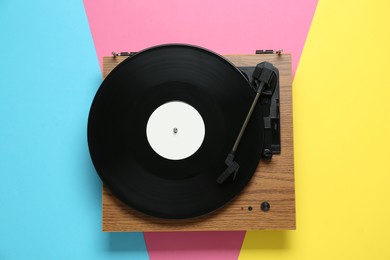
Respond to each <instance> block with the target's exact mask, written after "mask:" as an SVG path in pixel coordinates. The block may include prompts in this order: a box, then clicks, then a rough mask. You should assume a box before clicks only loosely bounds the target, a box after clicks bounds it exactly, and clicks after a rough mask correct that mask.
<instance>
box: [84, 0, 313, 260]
mask: <svg viewBox="0 0 390 260" xmlns="http://www.w3.org/2000/svg"><path fill="white" fill-rule="evenodd" d="M316 5H317V0H294V1H283V0H272V1H264V0H247V1H237V0H235V1H232V0H225V1H210V0H188V1H181V0H168V1H157V0H145V1H127V0H115V1H110V0H84V6H85V9H86V12H87V17H88V22H89V25H90V28H91V32H92V36H93V40H94V44H95V48H96V52H97V56H98V58H99V62H100V65H101V62H102V57H103V56H107V55H111V52H112V51H115V52H120V51H139V50H142V49H144V48H147V47H150V46H153V45H158V44H164V43H189V44H194V45H199V46H202V47H206V48H208V49H211V50H213V51H215V52H218V53H220V54H240V53H241V54H244V53H254V52H255V50H257V49H276V50H277V49H283V50H284V52H286V53H292V66H293V73H295V71H296V68H297V65H298V61H299V58H300V56H301V53H302V49H303V47H304V43H305V40H306V36H307V33H308V30H309V28H310V24H311V20H312V17H313V15H314V11H315V8H316ZM244 236H245V231H242V232H178V233H169V232H168V233H145V234H144V238H145V242H146V246H147V249H148V253H149V257H150V259H203V260H206V259H237V258H238V255H239V252H240V249H241V245H242V242H243V239H244Z"/></svg>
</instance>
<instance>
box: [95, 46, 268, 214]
mask: <svg viewBox="0 0 390 260" xmlns="http://www.w3.org/2000/svg"><path fill="white" fill-rule="evenodd" d="M254 95H255V93H254V91H253V90H252V88H251V86H250V85H249V83H248V81H247V79H246V78H245V76H244V75H243V74H242V73H241V72H240V71H239V70H238V69H237V68H236V67H235V66H233V65H232V64H231V63H230V62H228V61H227V60H225V59H224V58H223V57H221V56H219V55H217V54H215V53H213V52H210V51H208V50H205V49H202V48H198V47H195V46H190V45H162V46H157V47H153V48H150V49H147V50H144V51H142V52H139V53H138V54H136V55H135V56H133V57H131V58H128V59H126V60H125V61H123V62H122V63H121V64H119V65H118V66H117V67H116V68H115V69H114V70H113V71H112V72H111V73H110V74H109V75H108V76H107V77H106V79H105V80H104V81H103V83H102V85H101V86H100V88H99V90H98V92H97V94H96V96H95V98H94V101H93V103H92V106H91V110H90V114H89V119H88V144H89V149H90V154H91V157H92V161H93V164H94V166H95V168H96V170H97V172H98V174H99V176H100V177H101V179H102V180H103V182H104V183H105V184H106V185H107V186H108V187H109V188H110V190H111V191H112V192H113V193H114V194H115V195H116V196H117V197H118V198H119V199H120V200H122V201H123V202H125V203H126V204H128V205H129V206H131V207H133V208H135V209H137V210H139V211H141V212H144V213H146V214H149V215H152V216H156V217H160V218H169V219H181V218H192V217H197V216H200V215H203V214H206V213H209V212H212V211H214V210H216V209H218V208H219V207H221V206H223V205H225V204H226V203H227V202H229V201H230V200H232V199H233V198H234V197H235V196H236V195H237V194H239V192H240V191H241V190H242V189H243V188H244V187H245V186H246V184H247V183H248V182H249V181H250V179H251V177H252V175H253V173H254V172H255V170H256V167H257V165H258V162H259V159H260V154H261V151H262V145H263V129H264V125H263V118H262V111H261V109H260V107H256V108H255V110H254V114H253V116H252V118H251V120H250V122H249V124H248V128H247V130H246V132H245V135H244V136H243V138H242V141H241V143H240V148H239V150H238V151H237V154H236V161H237V162H239V164H240V165H241V168H240V171H239V173H238V175H237V177H236V178H235V180H234V181H233V179H230V180H229V181H226V182H225V183H223V185H219V184H217V183H216V181H215V180H216V178H217V177H218V175H219V174H220V173H221V172H222V171H223V170H224V168H225V165H224V160H225V157H226V155H227V154H228V153H229V151H230V148H231V146H232V145H233V143H234V140H235V138H236V135H237V133H238V132H239V131H240V127H241V124H242V122H243V121H244V119H245V115H246V113H247V111H248V109H249V106H250V104H251V101H252V100H253V97H254ZM172 101H180V102H183V103H186V104H188V105H190V106H192V107H193V108H194V109H196V111H198V112H199V114H200V115H201V117H202V119H203V121H204V126H205V135H204V139H203V142H202V144H201V146H200V147H199V149H198V150H197V151H196V152H195V153H194V154H192V155H191V156H189V157H187V158H185V159H181V160H170V159H166V158H164V157H162V156H160V155H159V154H157V153H156V152H155V151H154V150H153V149H152V147H151V146H150V144H149V141H148V138H147V136H146V126H147V123H148V119H149V118H150V116H151V114H152V113H153V112H154V111H155V110H156V109H157V108H158V107H160V106H161V105H164V104H166V103H168V102H172ZM179 131H180V129H179Z"/></svg>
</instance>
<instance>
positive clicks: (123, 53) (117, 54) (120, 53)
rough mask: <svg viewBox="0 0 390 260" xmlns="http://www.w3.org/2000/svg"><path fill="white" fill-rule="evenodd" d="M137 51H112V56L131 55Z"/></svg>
mask: <svg viewBox="0 0 390 260" xmlns="http://www.w3.org/2000/svg"><path fill="white" fill-rule="evenodd" d="M136 54H137V52H118V53H116V52H112V56H114V57H116V56H129V57H132V56H134V55H136Z"/></svg>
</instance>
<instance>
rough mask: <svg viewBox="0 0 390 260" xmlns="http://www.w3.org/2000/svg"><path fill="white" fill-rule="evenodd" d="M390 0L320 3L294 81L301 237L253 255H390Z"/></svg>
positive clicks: (279, 235)
mask: <svg viewBox="0 0 390 260" xmlns="http://www.w3.org/2000/svg"><path fill="white" fill-rule="evenodd" d="M389 48H390V1H387V0H376V1H359V0H356V1H350V0H348V1H342V0H339V1H337V0H320V1H319V3H318V6H317V10H316V13H315V16H314V19H313V23H312V26H311V28H310V32H309V35H308V38H307V41H306V44H305V47H304V50H303V53H302V57H301V60H300V63H299V66H298V70H297V73H296V75H295V78H294V82H293V99H294V100H293V103H294V106H293V111H294V142H295V145H294V146H295V181H296V186H295V188H296V210H297V230H296V231H252V232H247V234H246V237H245V240H244V244H243V247H242V250H241V253H240V257H239V259H240V260H246V259H390V50H389Z"/></svg>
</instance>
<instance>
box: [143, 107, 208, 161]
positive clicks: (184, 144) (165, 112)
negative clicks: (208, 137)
mask: <svg viewBox="0 0 390 260" xmlns="http://www.w3.org/2000/svg"><path fill="white" fill-rule="evenodd" d="M204 136H205V126H204V122H203V118H202V116H201V115H200V114H199V112H198V111H197V110H196V109H195V108H193V107H192V106H190V105H189V104H187V103H185V102H181V101H171V102H168V103H165V104H163V105H161V106H159V107H158V108H157V109H156V110H155V111H154V112H153V113H152V114H151V116H150V117H149V120H148V123H147V125H146V137H147V139H148V142H149V144H150V146H151V147H152V148H153V150H154V151H155V152H156V153H157V154H159V155H160V156H162V157H164V158H166V159H170V160H181V159H185V158H188V157H190V156H191V155H193V154H194V153H195V152H196V151H197V150H198V149H199V147H200V146H201V145H202V143H203V139H204Z"/></svg>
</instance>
